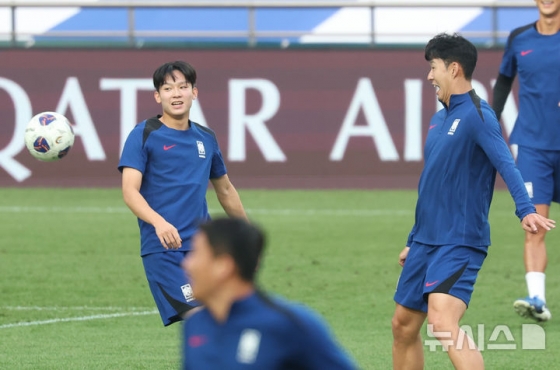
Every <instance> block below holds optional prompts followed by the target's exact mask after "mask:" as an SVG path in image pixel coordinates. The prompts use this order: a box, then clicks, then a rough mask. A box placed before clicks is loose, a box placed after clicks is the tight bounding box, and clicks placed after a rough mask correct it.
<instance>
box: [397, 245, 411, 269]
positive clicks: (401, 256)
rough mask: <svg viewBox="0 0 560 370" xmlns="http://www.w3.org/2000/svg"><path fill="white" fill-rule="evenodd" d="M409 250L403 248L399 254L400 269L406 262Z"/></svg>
mask: <svg viewBox="0 0 560 370" xmlns="http://www.w3.org/2000/svg"><path fill="white" fill-rule="evenodd" d="M409 250H410V247H404V249H403V250H402V251H401V253H399V265H401V267H403V266H404V262H405V261H406V257H407V256H408V251H409Z"/></svg>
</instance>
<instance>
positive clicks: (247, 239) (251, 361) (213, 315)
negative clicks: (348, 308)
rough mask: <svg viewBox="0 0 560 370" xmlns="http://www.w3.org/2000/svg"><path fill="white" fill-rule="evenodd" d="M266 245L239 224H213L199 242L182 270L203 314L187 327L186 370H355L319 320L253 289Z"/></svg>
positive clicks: (194, 313) (196, 314)
mask: <svg viewBox="0 0 560 370" xmlns="http://www.w3.org/2000/svg"><path fill="white" fill-rule="evenodd" d="M264 243H265V240H264V235H263V233H262V232H261V230H260V229H259V228H257V227H256V226H254V225H251V224H249V223H248V222H246V221H245V220H241V219H233V218H231V219H228V218H222V219H216V220H214V221H210V222H208V223H206V224H204V225H202V226H201V227H200V231H199V232H198V233H197V234H195V236H194V238H193V250H192V252H190V253H189V255H188V256H187V258H185V260H184V262H183V268H184V269H185V271H186V272H187V273H188V274H189V276H191V281H192V287H193V292H194V295H195V297H196V299H197V300H198V301H200V302H201V303H202V304H203V305H204V306H202V307H200V308H199V309H197V310H193V311H191V313H190V314H189V315H188V318H187V319H186V321H185V322H184V337H183V339H184V342H183V369H184V370H186V369H189V370H192V369H195V370H198V369H204V370H224V369H227V370H237V369H246V370H249V369H255V370H257V369H258V370H265V369H266V370H281V369H284V370H297V369H308V370H314V369H315V370H337V369H340V370H343V369H356V366H355V365H354V364H353V362H352V360H351V359H350V358H349V357H348V356H347V355H346V353H345V352H344V351H343V350H342V349H341V348H340V347H339V346H338V344H337V343H336V342H335V340H334V338H333V337H332V335H331V333H330V332H329V330H328V328H327V326H326V325H325V324H324V322H323V321H322V319H320V318H319V316H318V315H316V314H315V313H314V312H312V311H311V310H309V309H307V308H306V307H304V306H302V305H298V304H294V303H290V302H287V301H285V300H282V299H280V298H271V297H268V296H267V295H266V294H264V293H263V292H261V291H259V290H258V289H257V288H256V286H255V273H256V268H257V265H258V264H259V260H260V258H261V255H262V252H263V248H264Z"/></svg>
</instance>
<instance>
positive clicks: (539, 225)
mask: <svg viewBox="0 0 560 370" xmlns="http://www.w3.org/2000/svg"><path fill="white" fill-rule="evenodd" d="M521 226H522V227H523V229H524V230H525V231H528V232H530V233H533V234H537V233H538V232H539V229H544V230H547V231H550V230H552V229H554V228H555V227H556V221H554V220H551V219H548V218H546V217H543V216H541V215H539V214H538V213H530V214H528V215H527V216H525V217H523V220H521Z"/></svg>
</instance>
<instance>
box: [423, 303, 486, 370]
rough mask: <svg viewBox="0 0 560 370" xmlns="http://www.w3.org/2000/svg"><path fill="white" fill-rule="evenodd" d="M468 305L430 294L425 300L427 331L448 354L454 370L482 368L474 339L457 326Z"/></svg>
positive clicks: (482, 364) (482, 363) (482, 362)
mask: <svg viewBox="0 0 560 370" xmlns="http://www.w3.org/2000/svg"><path fill="white" fill-rule="evenodd" d="M466 309H467V305H466V304H465V302H463V301H462V300H461V299H459V298H456V297H454V296H452V295H449V294H445V293H432V294H430V296H429V299H428V330H430V331H431V332H432V334H433V336H434V337H435V338H437V339H438V340H439V341H440V343H441V345H442V346H443V348H445V350H446V351H447V354H448V355H449V359H450V360H451V362H452V363H453V366H454V367H455V369H458V370H460V369H469V370H477V369H484V361H483V359H482V355H481V354H480V351H479V350H478V348H477V346H476V344H475V343H474V341H473V339H472V338H470V337H469V336H468V335H467V334H466V333H465V332H464V331H463V330H461V328H460V327H459V320H461V318H462V317H463V315H464V313H465V311H466Z"/></svg>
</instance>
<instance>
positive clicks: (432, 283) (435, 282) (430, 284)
mask: <svg viewBox="0 0 560 370" xmlns="http://www.w3.org/2000/svg"><path fill="white" fill-rule="evenodd" d="M438 281H439V280H436V281H433V282H431V283H426V286H427V287H430V286H432V285H434V284H437V283H438Z"/></svg>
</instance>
